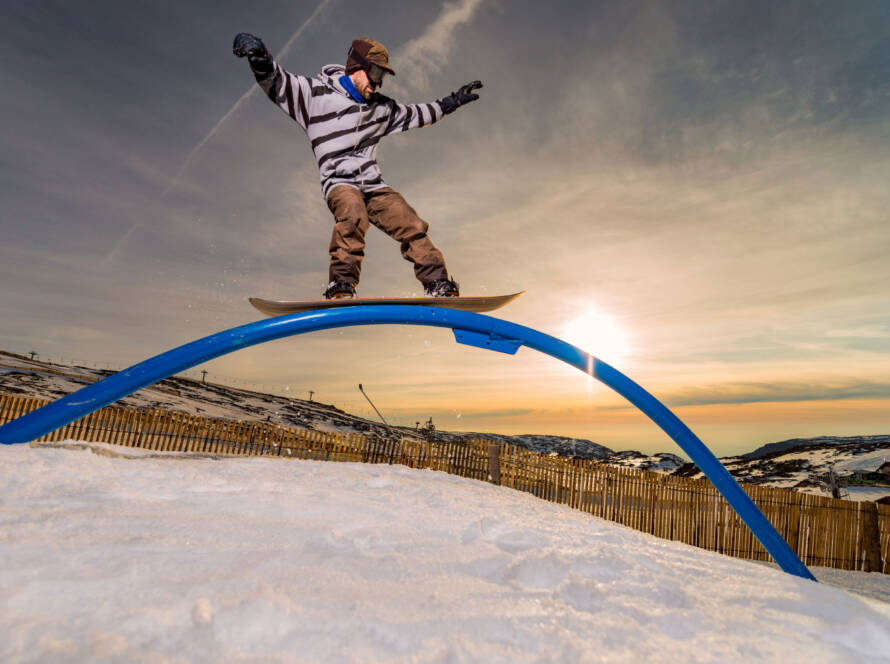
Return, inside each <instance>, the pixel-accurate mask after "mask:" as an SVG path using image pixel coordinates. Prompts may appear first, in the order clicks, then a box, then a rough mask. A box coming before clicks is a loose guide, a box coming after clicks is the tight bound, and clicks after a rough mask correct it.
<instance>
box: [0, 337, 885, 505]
mask: <svg viewBox="0 0 890 664" xmlns="http://www.w3.org/2000/svg"><path fill="white" fill-rule="evenodd" d="M109 373H111V372H109V371H105V370H101V369H92V368H88V367H80V366H68V365H61V364H48V363H45V362H41V361H38V360H32V359H29V358H26V357H22V356H20V355H15V354H12V353H6V352H4V351H0V393H5V394H14V395H17V396H24V397H38V398H42V399H56V398H59V397H61V396H64V395H66V394H69V393H71V392H74V391H76V390H78V389H80V388H81V387H83V386H85V385H87V384H89V383H92V382H95V381H97V380H101V379H102V378H104V377H105V376H107V375H108V374H109ZM119 404H120V405H121V406H123V407H126V408H137V409H138V408H143V409H166V410H175V411H180V412H186V413H190V414H194V415H202V416H206V417H217V418H225V419H237V420H247V421H268V422H271V423H274V424H280V425H283V426H294V427H300V428H304V429H311V430H317V431H326V432H340V433H365V434H370V435H375V436H388V435H398V436H400V437H404V438H413V439H421V438H429V437H435V438H438V439H443V440H455V439H470V438H487V439H491V440H498V441H504V442H507V443H510V444H513V445H518V446H520V447H524V448H527V449H530V450H534V451H536V452H541V453H544V454H558V455H560V456H568V457H579V458H584V459H596V460H599V461H603V462H604V463H609V464H613V465H620V466H626V467H633V468H638V469H641V470H652V471H656V472H661V473H667V474H676V475H681V476H685V477H696V476H700V475H701V472H700V471H699V470H698V468H697V467H696V466H695V465H694V464H690V463H688V462H686V461H684V460H683V459H682V458H681V457H679V456H678V455H676V454H674V453H669V452H662V453H659V454H654V455H647V454H643V453H641V452H638V451H635V450H623V451H615V450H612V449H609V448H608V447H606V446H604V445H600V444H598V443H595V442H593V441H590V440H585V439H578V438H567V437H562V436H549V435H543V434H524V435H512V436H508V435H502V434H498V433H493V432H452V431H441V430H434V429H423V428H420V429H415V428H408V427H386V426H385V425H383V424H382V423H380V422H375V421H372V420H367V419H364V418H361V417H358V416H355V415H351V414H350V413H347V412H345V411H343V410H340V409H339V408H336V407H335V406H333V405H330V404H324V403H319V402H316V401H307V400H304V399H296V398H289V397H283V396H278V395H272V394H263V393H259V392H252V391H249V390H243V389H238V388H234V387H228V386H224V385H217V384H213V383H202V382H200V381H196V380H192V379H190V378H182V377H173V378H168V379H166V380H163V381H161V382H160V383H157V384H156V385H152V386H150V387H147V388H145V389H142V390H140V391H138V392H136V393H134V394H132V395H130V396H128V397H125V398H124V399H121V400H120V402H119ZM884 456H886V457H887V459H890V436H855V437H829V436H823V437H818V438H809V439H802V438H795V439H791V440H786V441H780V442H776V443H769V444H766V445H763V446H761V447H758V448H756V449H755V450H753V451H752V452H748V453H746V454H743V455H740V456H734V457H725V458H723V459H721V461H722V462H723V463H724V465H725V466H726V467H727V468H728V469H729V471H730V472H731V473H732V474H733V475H734V476H735V477H736V478H737V479H738V480H739V481H742V482H747V483H751V484H763V485H766V486H774V487H781V488H789V489H796V490H802V491H808V492H812V493H821V494H826V495H830V491H829V489H828V488H827V486H826V485H825V480H826V477H827V474H828V472H829V470H830V469H832V468H833V469H834V472H835V473H836V474H837V475H838V476H839V477H840V478H841V479H842V480H843V479H844V478H851V477H852V476H853V475H854V474H855V473H856V472H857V471H873V470H874V469H875V468H876V467H877V466H878V465H880V460H881V459H883V458H884ZM842 483H843V482H842ZM843 493H844V495H845V497H849V498H851V499H855V500H877V499H880V498H882V497H885V496H890V484H888V485H887V486H850V487H847V488H846V489H844V490H843Z"/></svg>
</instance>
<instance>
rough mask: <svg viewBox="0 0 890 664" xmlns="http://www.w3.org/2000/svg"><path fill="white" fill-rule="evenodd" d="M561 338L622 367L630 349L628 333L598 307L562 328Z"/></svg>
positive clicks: (592, 307)
mask: <svg viewBox="0 0 890 664" xmlns="http://www.w3.org/2000/svg"><path fill="white" fill-rule="evenodd" d="M561 335H562V336H561V338H562V339H563V340H564V341H567V342H569V343H570V344H573V345H575V346H577V347H578V348H580V349H582V350H585V351H587V352H588V353H590V354H591V355H593V356H594V357H596V358H598V359H600V360H603V361H604V362H608V363H609V364H614V365H619V364H621V363H622V362H623V361H624V360H625V359H626V358H627V355H628V352H629V350H630V349H629V345H628V337H627V334H626V333H625V332H624V330H622V329H621V326H620V325H618V323H617V321H616V320H615V318H614V317H613V316H610V315H609V314H607V313H605V312H603V311H601V310H600V309H599V307H597V306H596V305H595V304H593V305H589V306H588V307H587V309H586V310H585V311H584V312H583V313H582V314H581V315H580V316H577V317H576V318H573V319H572V320H570V321H569V322H567V323H566V324H565V325H563V326H562V329H561Z"/></svg>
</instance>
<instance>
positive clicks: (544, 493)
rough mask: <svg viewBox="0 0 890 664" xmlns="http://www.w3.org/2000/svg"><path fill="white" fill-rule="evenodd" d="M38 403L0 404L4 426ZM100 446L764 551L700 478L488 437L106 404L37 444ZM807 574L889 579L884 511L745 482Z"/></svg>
mask: <svg viewBox="0 0 890 664" xmlns="http://www.w3.org/2000/svg"><path fill="white" fill-rule="evenodd" d="M46 403H48V402H46V401H42V400H39V399H23V398H19V397H15V396H11V395H6V396H3V395H0V424H3V423H5V422H8V421H11V420H14V419H16V418H17V417H20V416H21V415H24V414H25V413H28V412H30V411H32V410H35V409H37V408H39V407H41V406H43V405H45V404H46ZM67 439H75V440H80V441H87V442H97V441H102V442H107V443H113V444H115V445H123V446H128V447H139V448H144V449H148V450H157V451H166V452H197V453H205V454H216V455H241V456H283V457H289V458H295V459H314V460H323V461H352V462H363V463H389V464H402V465H406V466H409V467H411V468H425V469H431V470H439V471H443V472H446V473H450V474H453V475H460V476H462V477H468V478H472V479H477V480H483V481H494V482H495V483H498V484H500V485H502V486H505V487H510V488H513V489H516V490H519V491H524V492H527V493H531V494H533V495H535V496H537V497H539V498H541V499H544V500H549V501H552V502H557V503H564V504H566V505H569V506H571V507H573V508H575V509H579V510H582V511H584V512H588V513H589V514H592V515H594V516H598V517H602V518H604V519H608V520H610V521H614V522H616V523H620V524H623V525H625V526H628V527H630V528H634V529H636V530H640V531H643V532H646V533H650V534H652V535H655V536H657V537H662V538H665V539H670V540H676V541H680V542H685V543H687V544H691V545H693V546H697V547H701V548H703V549H708V550H710V551H716V552H719V553H723V554H726V555H729V556H735V557H739V558H748V559H754V560H770V556H769V554H768V553H767V552H766V550H765V549H764V548H763V547H762V546H761V544H760V543H759V542H758V541H757V539H756V538H755V537H754V536H753V534H752V533H751V531H750V530H749V529H748V528H747V526H745V525H744V523H743V522H742V521H741V519H739V517H738V516H737V515H736V514H735V512H734V511H733V510H732V508H731V507H730V506H729V504H728V503H727V502H726V501H725V500H724V499H723V497H722V496H721V495H720V494H719V493H718V492H717V490H716V489H715V488H714V486H713V485H712V484H711V483H710V482H709V481H708V480H707V479H698V480H692V479H688V478H681V477H671V476H668V475H661V474H659V473H654V472H647V471H640V470H634V469H630V468H622V467H619V466H609V465H606V464H603V463H600V462H597V461H592V460H585V459H569V458H565V457H557V456H554V455H543V454H539V453H537V452H532V451H530V450H526V449H523V448H520V447H516V446H514V445H508V444H506V443H496V442H492V441H487V440H473V441H469V442H428V441H416V440H395V439H385V438H378V437H371V436H365V435H362V434H340V433H327V432H320V431H309V430H305V429H297V428H291V427H282V426H278V425H273V424H270V423H268V422H241V421H235V420H223V419H216V418H209V417H200V416H196V415H188V414H185V413H179V412H172V411H135V410H126V409H122V408H116V407H109V408H103V409H100V410H98V411H96V412H94V413H92V414H90V415H88V416H86V417H84V418H82V419H80V420H77V421H75V422H72V423H71V424H69V425H67V426H65V427H62V428H61V429H58V430H56V431H54V432H52V433H50V434H48V435H46V436H44V437H43V438H41V439H40V440H42V441H60V440H67ZM743 487H744V489H745V491H747V493H748V495H750V496H751V498H752V500H754V502H755V503H756V504H757V506H758V507H759V508H760V509H761V510H762V511H763V512H764V514H765V515H766V517H767V518H768V519H769V520H770V521H771V522H772V523H773V525H774V526H775V527H776V529H777V530H778V531H779V533H781V535H782V536H783V537H784V538H785V539H786V541H787V542H788V544H789V545H790V546H791V548H792V549H794V550H795V551H796V552H797V554H798V555H799V556H800V558H801V560H803V561H804V563H805V564H807V565H815V566H821V567H835V568H840V569H849V570H860V569H864V570H866V571H882V572H884V573H885V574H886V573H890V505H877V504H875V503H860V502H854V501H846V500H836V499H833V498H826V497H822V496H815V495H811V494H806V493H798V492H795V491H789V490H785V489H774V488H769V487H762V486H756V485H743Z"/></svg>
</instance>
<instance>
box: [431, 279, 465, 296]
mask: <svg viewBox="0 0 890 664" xmlns="http://www.w3.org/2000/svg"><path fill="white" fill-rule="evenodd" d="M423 294H424V295H426V296H427V297H460V286H458V285H457V283H456V282H455V281H454V279H434V280H433V281H429V282H427V283H425V284H424V285H423Z"/></svg>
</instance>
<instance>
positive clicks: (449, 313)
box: [0, 305, 816, 581]
mask: <svg viewBox="0 0 890 664" xmlns="http://www.w3.org/2000/svg"><path fill="white" fill-rule="evenodd" d="M386 324H392V325H405V324H407V325H428V326H433V327H447V328H451V329H452V330H454V332H455V335H456V336H457V338H458V340H459V341H461V342H462V343H468V344H471V345H477V346H480V347H483V348H484V347H489V348H491V349H493V350H500V351H503V352H507V353H513V352H515V351H516V350H517V349H518V348H519V347H520V346H521V345H525V346H528V347H529V348H533V349H535V350H537V351H540V352H542V353H544V354H546V355H550V356H552V357H555V358H556V359H559V360H562V361H563V362H566V363H567V364H570V365H572V366H573V367H576V368H578V369H580V370H581V371H583V372H584V373H586V374H589V375H591V376H593V377H594V378H596V379H597V380H599V381H601V382H603V383H604V384H606V385H608V386H609V387H611V388H612V389H613V390H615V391H616V392H618V394H620V395H621V396H623V397H624V398H625V399H627V400H628V401H630V402H631V403H632V404H633V405H635V406H636V407H637V408H639V409H640V410H641V411H643V412H644V413H645V414H646V415H648V416H649V417H650V418H651V419H652V420H653V421H654V422H655V423H656V424H657V425H658V426H660V427H661V428H662V429H663V430H664V431H665V433H667V434H668V435H669V436H670V437H671V438H672V439H673V440H674V441H675V442H676V443H677V444H678V445H679V446H680V447H681V448H682V450H683V451H684V452H685V453H686V454H687V455H689V457H690V458H691V459H692V460H693V461H694V462H695V463H696V465H698V467H699V468H701V470H702V471H703V472H704V473H705V475H706V476H707V477H708V479H709V480H710V481H711V482H712V483H713V484H714V486H715V487H716V488H717V490H718V491H720V493H721V494H723V497H724V498H726V501H727V502H728V503H729V504H730V505H731V506H732V508H733V509H734V510H735V511H736V513H737V514H738V515H739V516H740V517H741V519H742V520H743V521H744V522H745V524H746V525H747V526H748V527H749V528H750V529H751V531H752V532H753V533H754V535H755V536H756V537H757V539H758V540H760V543H761V544H763V546H764V548H765V549H766V550H767V551H768V552H769V554H770V555H771V556H772V557H773V558H774V559H775V561H776V562H777V563H778V564H779V566H780V567H781V568H782V569H783V570H784V571H786V572H788V573H789V574H794V575H796V576H800V577H803V578H805V579H810V580H813V581H815V580H816V579H815V577H814V576H813V575H812V574H811V573H810V571H809V570H808V569H807V567H806V565H804V564H803V562H801V560H800V559H799V558H798V557H797V554H796V553H795V552H794V551H793V550H792V549H791V547H789V546H788V543H787V542H785V540H784V539H782V536H781V535H780V534H779V533H778V531H776V529H775V528H774V527H773V525H772V524H771V523H770V522H769V520H768V519H767V518H766V517H765V516H764V515H763V513H762V512H761V511H760V510H759V509H758V507H757V505H755V504H754V501H752V500H751V498H750V497H749V496H748V494H746V493H745V492H744V491H743V490H742V488H741V487H740V486H739V484H738V483H737V482H736V481H735V479H734V478H733V477H732V475H730V474H729V472H728V471H727V470H726V468H724V467H723V464H721V463H720V461H719V460H718V459H717V457H715V456H714V455H713V453H712V452H711V451H710V450H709V449H708V448H707V447H706V446H705V444H704V443H703V442H702V441H701V440H699V439H698V437H697V436H696V435H695V434H694V433H692V431H690V430H689V428H688V427H687V426H686V425H685V424H683V422H681V421H680V420H679V418H677V417H676V416H675V415H674V414H673V413H672V412H671V411H670V410H668V409H667V408H666V407H665V406H664V405H663V404H662V403H661V402H660V401H658V400H657V399H656V398H655V397H653V396H652V395H651V394H649V393H648V392H647V391H646V390H644V389H643V388H642V387H640V386H639V385H637V384H636V383H635V382H634V381H632V380H631V379H630V378H628V377H627V376H625V375H624V374H622V373H621V372H620V371H618V370H617V369H615V368H613V367H611V366H609V365H608V364H606V363H605V362H602V361H601V360H598V359H596V358H595V357H593V356H592V355H590V354H589V353H586V352H584V351H582V350H581V349H579V348H576V347H575V346H572V345H571V344H568V343H566V342H564V341H560V340H559V339H556V338H554V337H551V336H550V335H548V334H544V333H542V332H538V331H537V330H533V329H531V328H528V327H524V326H522V325H517V324H515V323H510V322H508V321H504V320H500V319H497V318H492V317H490V316H485V315H482V314H474V313H469V312H466V311H458V310H456V309H447V308H436V307H424V306H406V305H385V306H355V307H343V308H338V309H326V310H321V311H313V312H308V313H299V314H290V315H286V316H280V317H278V318H270V319H264V320H261V321H257V322H255V323H249V324H247V325H242V326H240V327H235V328H232V329H230V330H226V331H224V332H219V333H217V334H213V335H211V336H209V337H205V338H203V339H199V340H197V341H193V342H191V343H188V344H185V345H184V346H180V347H179V348H174V349H173V350H170V351H167V352H166V353H162V354H160V355H157V356H156V357H153V358H151V359H148V360H145V361H144V362H140V363H139V364H136V365H133V366H132V367H130V368H129V369H124V370H123V371H120V372H118V373H116V374H113V375H111V376H109V377H108V378H106V379H104V380H102V381H99V382H97V383H94V384H92V385H88V386H87V387H85V388H83V389H81V390H79V391H78V392H74V393H72V394H69V395H68V396H66V397H63V398H61V399H58V400H57V401H54V402H52V403H50V404H47V405H46V406H44V407H43V408H40V409H38V410H36V411H34V412H31V413H28V414H27V415H24V416H22V417H20V418H18V419H17V420H14V421H12V422H10V423H8V424H6V425H4V426H2V427H0V443H3V444H6V445H9V444H14V443H26V442H28V441H31V440H35V439H37V438H40V437H41V436H44V435H46V434H48V433H50V432H51V431H54V430H56V429H58V428H59V427H62V426H65V425H66V424H68V423H69V422H73V421H74V420H76V419H78V418H80V417H83V416H85V415H87V414H89V413H91V412H93V411H94V410H98V409H99V408H102V407H103V406H107V405H108V404H110V403H113V402H114V401H117V400H118V399H120V398H122V397H124V396H126V395H128V394H131V393H133V392H135V391H136V390H139V389H141V388H143V387H145V386H147V385H151V384H153V383H156V382H158V381H159V380H162V379H164V378H167V377H168V376H172V375H173V374H176V373H179V372H181V371H185V370H186V369H189V368H191V367H193V366H196V365H198V364H202V363H204V362H207V361H208V360H212V359H213V358H216V357H219V356H221V355H225V354H227V353H231V352H233V351H236V350H239V349H241V348H247V347H248V346H254V345H256V344H261V343H264V342H266V341H272V340H274V339H281V338H283V337H289V336H295V335H298V334H304V333H307V332H315V331H318V330H325V329H330V328H337V327H350V326H355V325H386ZM467 333H468V334H467ZM462 335H463V338H462ZM485 340H487V342H484V341H485ZM483 342H484V343H483Z"/></svg>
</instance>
